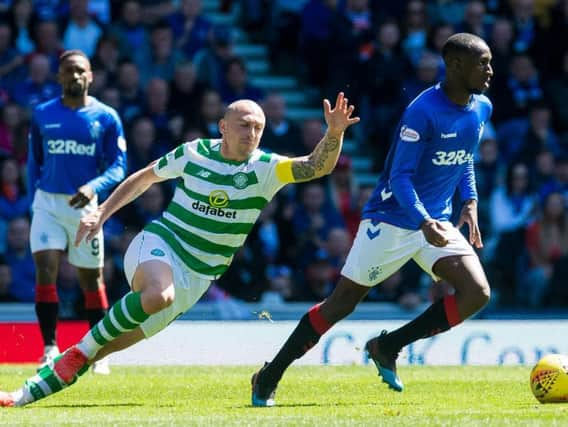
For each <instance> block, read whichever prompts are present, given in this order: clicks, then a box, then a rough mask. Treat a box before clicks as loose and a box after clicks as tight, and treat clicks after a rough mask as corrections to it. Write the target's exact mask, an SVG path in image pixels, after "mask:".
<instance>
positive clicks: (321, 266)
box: [293, 249, 335, 302]
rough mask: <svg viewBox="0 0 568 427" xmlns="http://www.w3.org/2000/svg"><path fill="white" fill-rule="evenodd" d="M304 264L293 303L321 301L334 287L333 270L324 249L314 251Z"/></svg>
mask: <svg viewBox="0 0 568 427" xmlns="http://www.w3.org/2000/svg"><path fill="white" fill-rule="evenodd" d="M304 262H305V267H304V268H303V269H302V271H303V272H304V274H303V280H300V281H299V282H298V284H297V289H296V292H295V293H294V296H293V300H294V301H310V302H315V301H321V300H323V299H325V298H327V297H328V296H329V295H330V294H331V291H333V288H334V287H335V269H334V267H333V264H332V263H331V260H330V258H329V255H328V254H327V252H326V251H325V250H324V249H319V250H316V251H315V253H314V254H313V255H311V256H310V258H308V259H307V261H304Z"/></svg>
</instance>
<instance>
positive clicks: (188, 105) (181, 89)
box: [168, 61, 205, 119]
mask: <svg viewBox="0 0 568 427" xmlns="http://www.w3.org/2000/svg"><path fill="white" fill-rule="evenodd" d="M204 91H205V86H204V85H202V84H201V83H199V82H198V81H197V74H196V72H195V67H194V66H193V64H192V63H191V62H188V61H184V62H180V63H179V64H177V66H176V69H175V71H174V77H173V79H172V81H171V82H170V104H169V107H168V108H169V109H170V110H171V111H173V112H174V113H177V114H181V115H182V116H183V117H184V119H185V118H188V117H192V116H194V115H196V114H197V113H198V111H199V100H200V99H201V97H202V96H203V93H204Z"/></svg>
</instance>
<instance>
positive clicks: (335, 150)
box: [292, 133, 343, 182]
mask: <svg viewBox="0 0 568 427" xmlns="http://www.w3.org/2000/svg"><path fill="white" fill-rule="evenodd" d="M342 139H343V133H341V134H340V135H339V136H335V135H330V134H329V133H326V134H325V135H324V137H323V138H322V140H321V141H320V142H319V143H318V145H317V146H316V147H315V148H314V151H313V152H312V153H311V154H310V155H309V156H305V157H299V158H296V159H294V161H293V162H292V176H293V177H294V180H295V181H296V182H298V181H308V180H310V179H313V178H317V177H320V176H323V175H326V174H328V173H330V172H331V171H332V170H333V168H334V166H335V163H336V161H337V156H338V154H339V151H340V149H341V142H342Z"/></svg>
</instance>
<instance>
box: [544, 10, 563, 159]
mask: <svg viewBox="0 0 568 427" xmlns="http://www.w3.org/2000/svg"><path fill="white" fill-rule="evenodd" d="M566 3H567V4H568V2H566ZM567 8H568V6H567ZM545 92H546V94H547V98H548V99H549V100H550V103H551V107H552V109H553V119H554V124H555V126H556V128H557V129H558V130H559V132H561V134H562V135H563V136H562V144H563V146H564V149H567V148H568V102H566V100H567V99H568V49H567V50H566V53H564V56H563V58H562V69H561V73H560V74H559V75H558V76H556V77H555V78H553V79H551V80H548V81H547V83H546V84H545Z"/></svg>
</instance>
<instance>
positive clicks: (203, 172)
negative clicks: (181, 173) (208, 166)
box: [197, 169, 211, 178]
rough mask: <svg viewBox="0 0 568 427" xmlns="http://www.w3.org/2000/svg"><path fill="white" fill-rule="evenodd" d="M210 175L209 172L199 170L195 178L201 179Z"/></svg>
mask: <svg viewBox="0 0 568 427" xmlns="http://www.w3.org/2000/svg"><path fill="white" fill-rule="evenodd" d="M210 175H211V172H209V171H206V170H205V169H201V170H200V171H199V172H197V176H200V177H202V178H208V177H209V176H210Z"/></svg>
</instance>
